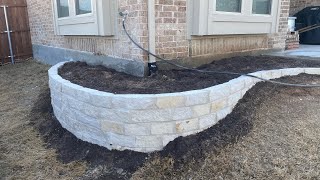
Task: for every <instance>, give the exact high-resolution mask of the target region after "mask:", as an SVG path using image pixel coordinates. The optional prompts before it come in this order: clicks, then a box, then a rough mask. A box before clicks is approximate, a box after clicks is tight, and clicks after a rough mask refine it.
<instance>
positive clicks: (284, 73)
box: [281, 68, 304, 76]
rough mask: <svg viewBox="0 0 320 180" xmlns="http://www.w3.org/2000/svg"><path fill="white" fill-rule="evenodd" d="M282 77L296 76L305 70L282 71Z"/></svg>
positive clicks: (291, 69) (289, 69) (290, 69)
mask: <svg viewBox="0 0 320 180" xmlns="http://www.w3.org/2000/svg"><path fill="white" fill-rule="evenodd" d="M281 73H282V76H296V75H298V74H301V73H304V68H288V69H282V70H281Z"/></svg>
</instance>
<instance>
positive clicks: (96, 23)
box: [53, 0, 117, 36]
mask: <svg viewBox="0 0 320 180" xmlns="http://www.w3.org/2000/svg"><path fill="white" fill-rule="evenodd" d="M116 5H117V4H116V1H114V0H53V7H54V18H55V32H56V34H57V35H95V36H96V35H98V36H110V35H114V34H115V33H114V32H115V30H114V28H115V23H116V15H117V14H116Z"/></svg>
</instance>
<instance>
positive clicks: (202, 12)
mask: <svg viewBox="0 0 320 180" xmlns="http://www.w3.org/2000/svg"><path fill="white" fill-rule="evenodd" d="M188 1H189V2H188V3H189V4H190V5H191V6H192V7H193V8H192V9H189V11H192V12H189V16H191V17H190V18H189V21H191V23H190V26H192V28H189V31H190V32H189V34H190V35H228V34H270V33H275V32H277V31H278V19H279V11H280V5H281V4H280V3H281V2H280V0H272V6H271V14H270V15H268V14H253V13H252V4H253V0H242V6H241V12H239V13H237V12H223V11H216V0H201V1H193V0H188Z"/></svg>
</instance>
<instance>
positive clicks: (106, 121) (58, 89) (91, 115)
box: [49, 63, 320, 152]
mask: <svg viewBox="0 0 320 180" xmlns="http://www.w3.org/2000/svg"><path fill="white" fill-rule="evenodd" d="M63 64H64V63H59V64H57V65H55V66H53V67H52V68H51V69H50V70H49V86H50V90H51V98H52V106H53V110H54V114H55V116H56V118H57V119H58V120H59V122H60V123H61V125H62V126H63V127H64V128H65V129H67V130H69V131H70V132H71V133H73V134H74V135H75V136H76V137H78V138H79V139H82V140H84V141H87V142H90V143H93V144H98V145H100V146H104V147H106V148H108V149H116V150H126V149H129V150H133V151H138V152H152V151H158V150H161V149H163V148H164V147H165V146H166V145H167V144H168V143H169V142H170V141H172V140H174V139H175V138H177V137H179V136H188V135H191V134H196V133H198V132H201V131H203V130H205V129H207V128H210V127H211V126H213V125H215V124H216V123H217V122H218V121H219V120H221V119H223V118H225V117H226V116H227V115H228V114H230V113H231V112H232V110H233V108H234V107H235V105H236V104H237V103H238V101H239V100H240V99H241V98H242V97H243V96H244V94H245V93H246V92H247V91H248V90H249V89H250V88H251V87H252V86H254V85H255V84H256V83H257V82H259V81H260V80H257V79H253V78H249V77H239V78H236V79H233V80H231V81H229V82H227V83H224V84H220V85H217V86H213V87H210V88H206V89H202V90H195V91H187V92H180V93H168V94H151V95H143V94H141V95H139V94H129V95H115V94H112V93H107V92H101V91H97V90H93V89H89V88H84V87H82V86H79V85H76V84H73V83H71V82H70V81H67V80H64V79H62V77H61V76H59V75H58V68H59V67H61V66H62V65H63ZM300 73H307V74H320V68H291V69H280V70H269V71H260V72H255V73H252V75H256V76H259V77H263V78H266V79H275V78H280V77H283V76H294V75H298V74H300Z"/></svg>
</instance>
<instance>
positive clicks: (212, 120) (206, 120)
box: [199, 113, 218, 130]
mask: <svg viewBox="0 0 320 180" xmlns="http://www.w3.org/2000/svg"><path fill="white" fill-rule="evenodd" d="M217 122H218V121H217V115H216V114H215V113H214V114H209V115H206V116H202V117H200V118H199V126H200V129H201V130H204V129H207V128H210V127H211V126H213V125H215V124H216V123H217Z"/></svg>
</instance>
